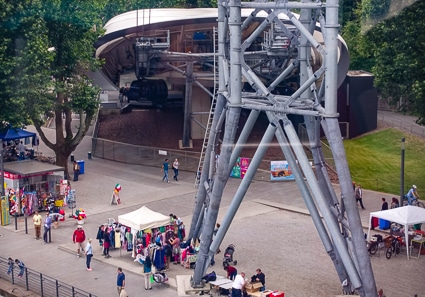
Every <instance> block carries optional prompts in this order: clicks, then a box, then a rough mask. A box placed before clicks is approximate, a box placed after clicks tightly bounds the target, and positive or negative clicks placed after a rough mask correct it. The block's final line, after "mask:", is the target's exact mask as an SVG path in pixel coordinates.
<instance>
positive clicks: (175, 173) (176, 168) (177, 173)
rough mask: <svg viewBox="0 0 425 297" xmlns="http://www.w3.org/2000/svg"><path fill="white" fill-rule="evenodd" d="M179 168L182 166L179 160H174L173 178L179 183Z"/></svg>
mask: <svg viewBox="0 0 425 297" xmlns="http://www.w3.org/2000/svg"><path fill="white" fill-rule="evenodd" d="M179 166H180V163H179V160H177V158H176V159H174V162H173V170H174V177H173V178H174V180H175V181H179V180H178V179H177V177H178V176H179Z"/></svg>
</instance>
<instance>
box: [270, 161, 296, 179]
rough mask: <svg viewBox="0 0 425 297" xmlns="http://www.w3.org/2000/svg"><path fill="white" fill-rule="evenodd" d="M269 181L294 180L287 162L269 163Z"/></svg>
mask: <svg viewBox="0 0 425 297" xmlns="http://www.w3.org/2000/svg"><path fill="white" fill-rule="evenodd" d="M270 180H271V181H276V180H295V178H294V176H293V174H292V171H291V168H290V167H289V164H288V162H287V161H271V162H270Z"/></svg>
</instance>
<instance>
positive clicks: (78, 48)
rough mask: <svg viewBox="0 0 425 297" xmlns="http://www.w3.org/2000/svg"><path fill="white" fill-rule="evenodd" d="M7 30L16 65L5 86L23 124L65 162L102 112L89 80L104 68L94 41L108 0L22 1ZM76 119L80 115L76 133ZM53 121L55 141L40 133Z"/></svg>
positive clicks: (11, 58)
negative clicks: (48, 119)
mask: <svg viewBox="0 0 425 297" xmlns="http://www.w3.org/2000/svg"><path fill="white" fill-rule="evenodd" d="M18 2H19V3H14V5H17V4H18V6H19V9H18V10H16V12H10V14H9V15H8V16H7V17H8V19H9V21H8V23H10V24H8V25H7V26H4V27H3V28H4V31H3V32H2V33H5V35H6V36H9V37H10V42H9V43H8V44H7V47H8V49H7V50H6V51H4V52H5V53H6V54H5V57H6V58H7V61H10V64H11V65H12V66H13V68H12V70H11V71H10V74H9V75H8V77H7V78H5V80H6V81H5V84H6V85H8V86H12V87H13V91H7V94H8V95H9V96H10V97H9V98H10V100H11V101H13V102H16V104H20V106H21V107H22V109H21V115H22V119H21V122H25V121H27V120H30V121H31V122H32V123H33V124H34V126H35V128H36V129H37V132H38V133H39V135H40V138H41V140H42V141H43V142H44V143H45V144H46V145H47V146H48V147H49V148H51V149H52V150H53V151H54V152H55V154H56V163H57V164H58V165H60V166H63V167H65V168H67V160H68V157H69V156H70V154H71V153H72V152H73V151H74V150H75V148H76V147H77V146H78V144H79V143H80V142H81V140H82V139H83V137H84V135H85V134H86V133H87V130H88V128H89V125H90V123H91V121H92V120H93V117H94V115H95V113H96V110H97V108H98V104H99V102H98V95H99V91H100V90H99V89H98V88H97V87H96V86H94V85H93V84H92V83H91V81H90V80H89V79H88V77H87V76H86V73H87V71H89V70H93V69H95V68H96V67H98V66H100V61H99V60H98V59H96V58H95V57H94V51H95V48H94V46H93V45H94V42H95V41H96V40H97V39H98V37H99V36H100V35H101V34H102V32H101V30H99V28H102V19H101V16H102V12H103V9H104V7H105V4H106V0H93V1H84V0H79V1H78V0H77V1H76V0H48V1H42V0H40V1H36V0H34V1H25V0H22V1H18ZM72 114H78V115H79V124H77V125H75V124H74V125H75V126H76V127H77V130H76V132H73V130H72V128H74V127H72V125H73V124H72ZM46 116H47V117H53V118H54V121H55V127H56V139H55V141H50V140H49V139H48V138H47V137H46V135H45V134H44V132H43V130H42V126H43V125H44V124H45V118H46Z"/></svg>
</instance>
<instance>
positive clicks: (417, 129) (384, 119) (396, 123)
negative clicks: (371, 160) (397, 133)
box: [377, 113, 425, 138]
mask: <svg viewBox="0 0 425 297" xmlns="http://www.w3.org/2000/svg"><path fill="white" fill-rule="evenodd" d="M377 120H378V123H382V124H385V125H388V126H390V127H394V128H397V129H399V130H402V131H406V132H408V133H410V134H413V135H415V136H419V137H422V138H425V127H424V126H420V125H418V124H416V123H413V122H410V121H408V120H401V119H399V118H397V117H392V116H390V115H384V114H383V113H378V119H377Z"/></svg>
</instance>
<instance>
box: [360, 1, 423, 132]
mask: <svg viewBox="0 0 425 297" xmlns="http://www.w3.org/2000/svg"><path fill="white" fill-rule="evenodd" d="M424 14H425V2H424V1H418V2H415V3H414V4H413V5H411V6H409V7H407V8H405V9H403V10H402V11H401V13H400V14H398V15H397V16H396V17H393V18H390V19H387V20H385V21H383V22H380V23H378V24H377V25H375V26H374V27H373V28H371V29H370V30H369V31H368V32H367V34H366V39H367V44H368V45H369V47H368V49H369V50H370V53H371V55H373V57H374V58H375V64H374V66H373V68H372V72H373V74H374V75H375V77H376V79H375V84H376V86H377V87H378V88H379V90H380V93H381V94H382V96H383V97H384V98H388V101H389V103H390V104H393V105H396V106H398V108H399V109H400V110H401V111H404V112H412V113H414V114H415V115H417V116H418V120H417V123H418V124H422V125H424V124H425V97H424V96H423V95H424V87H425V72H424V71H423V65H425V32H424V30H423V28H424V25H425V20H424V19H423V17H422V16H423V15H424Z"/></svg>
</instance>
